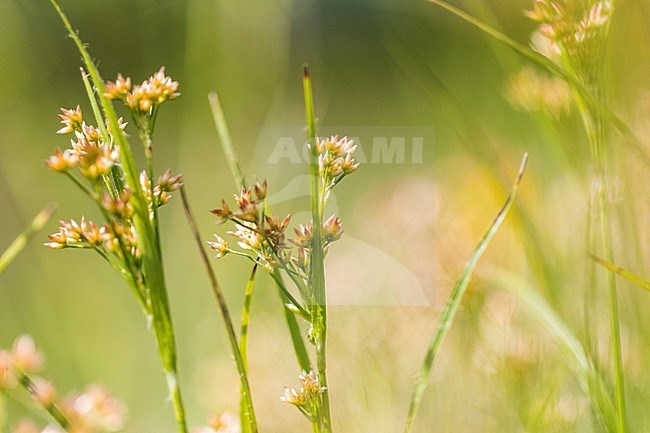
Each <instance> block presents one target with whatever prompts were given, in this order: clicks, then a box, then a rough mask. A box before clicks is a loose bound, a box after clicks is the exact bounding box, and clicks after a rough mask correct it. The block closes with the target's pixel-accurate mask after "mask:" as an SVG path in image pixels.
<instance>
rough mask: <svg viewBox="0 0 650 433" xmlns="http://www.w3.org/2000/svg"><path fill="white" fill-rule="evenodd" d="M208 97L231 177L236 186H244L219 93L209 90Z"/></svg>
mask: <svg viewBox="0 0 650 433" xmlns="http://www.w3.org/2000/svg"><path fill="white" fill-rule="evenodd" d="M208 99H209V100H210V108H211V110H212V118H213V119H214V125H215V127H216V128H217V132H218V133H219V140H220V141H221V147H222V148H223V153H225V154H226V159H227V160H228V167H230V171H231V173H232V177H233V179H234V180H235V183H236V185H237V188H246V181H245V179H244V175H243V174H242V170H241V166H240V165H239V157H238V156H237V152H235V148H234V147H233V145H232V138H230V131H229V130H228V124H227V123H226V117H225V116H224V114H223V109H222V108H221V102H219V95H217V92H210V93H209V94H208Z"/></svg>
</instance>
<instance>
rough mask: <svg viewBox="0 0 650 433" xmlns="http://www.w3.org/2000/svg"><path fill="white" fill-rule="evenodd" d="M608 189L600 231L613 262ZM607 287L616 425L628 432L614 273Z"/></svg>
mask: <svg viewBox="0 0 650 433" xmlns="http://www.w3.org/2000/svg"><path fill="white" fill-rule="evenodd" d="M606 194H607V192H606V187H605V186H604V185H603V191H602V192H601V197H600V200H599V201H600V214H601V219H600V230H601V237H602V241H603V251H604V253H605V260H607V261H610V262H611V261H613V251H612V246H611V242H612V239H611V232H610V226H609V216H608V209H607V208H608V206H607V197H606ZM607 286H608V292H609V293H608V295H609V322H610V332H611V350H612V358H613V362H614V395H615V399H616V424H617V431H618V433H625V432H626V431H627V420H626V418H627V416H626V412H627V410H626V402H625V376H624V374H623V355H622V353H621V327H620V318H619V308H618V291H617V288H616V276H615V275H614V274H613V273H612V272H607Z"/></svg>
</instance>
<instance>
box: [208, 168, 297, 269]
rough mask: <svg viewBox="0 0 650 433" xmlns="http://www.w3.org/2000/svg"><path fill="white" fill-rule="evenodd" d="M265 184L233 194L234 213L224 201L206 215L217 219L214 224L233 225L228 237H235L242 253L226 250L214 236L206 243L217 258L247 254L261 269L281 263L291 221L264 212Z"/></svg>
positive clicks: (289, 218) (218, 237)
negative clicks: (214, 239)
mask: <svg viewBox="0 0 650 433" xmlns="http://www.w3.org/2000/svg"><path fill="white" fill-rule="evenodd" d="M267 190H268V183H267V182H266V181H264V182H262V183H260V182H257V183H256V184H255V185H254V187H253V188H248V189H244V188H242V190H241V192H240V193H239V195H237V194H235V202H236V203H237V207H238V211H232V210H231V209H230V207H229V206H228V203H227V202H226V201H225V200H222V202H221V204H222V205H221V208H217V209H213V210H211V211H210V212H211V213H212V214H213V215H216V216H217V224H223V223H225V222H227V221H232V222H234V223H235V229H236V230H232V231H229V232H228V234H229V235H232V236H234V237H235V238H237V244H238V245H239V247H240V248H241V249H242V250H244V251H245V252H244V253H242V252H237V251H234V250H232V249H230V248H229V247H228V243H227V242H226V241H225V240H224V239H223V238H221V237H220V236H218V235H215V238H216V242H214V241H212V242H208V244H209V245H210V247H211V248H212V249H214V250H215V251H217V258H221V257H223V256H225V255H226V254H228V253H233V252H234V253H236V254H239V255H242V254H243V255H247V256H248V257H250V258H251V259H252V260H254V261H257V262H261V263H262V264H263V265H264V266H265V268H267V269H272V268H274V267H277V266H278V260H284V259H285V257H286V254H287V250H289V249H290V248H291V246H290V245H289V244H288V243H287V241H286V237H285V232H286V230H287V227H288V226H289V222H290V221H291V215H287V216H286V217H285V218H283V219H280V217H278V216H277V215H274V214H269V213H268V206H267V205H266V202H265V200H266V194H267Z"/></svg>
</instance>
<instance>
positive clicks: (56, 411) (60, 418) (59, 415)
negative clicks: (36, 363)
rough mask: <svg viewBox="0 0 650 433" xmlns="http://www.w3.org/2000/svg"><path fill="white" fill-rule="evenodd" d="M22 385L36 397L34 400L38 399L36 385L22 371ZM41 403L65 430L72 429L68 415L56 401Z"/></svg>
mask: <svg viewBox="0 0 650 433" xmlns="http://www.w3.org/2000/svg"><path fill="white" fill-rule="evenodd" d="M19 382H20V385H21V386H22V387H23V388H25V390H26V391H27V392H28V393H29V394H30V395H31V396H32V397H33V398H34V400H36V401H38V396H37V395H36V390H35V385H34V382H32V379H31V378H30V377H29V375H27V373H25V372H21V374H20V380H19ZM39 405H40V406H41V407H42V408H43V409H45V411H46V412H47V413H48V414H50V416H51V417H52V419H53V420H54V421H56V423H57V424H58V425H59V426H60V427H61V428H62V429H63V430H65V431H70V427H71V425H70V421H69V420H68V419H67V418H66V416H65V415H64V414H63V412H62V411H61V409H60V408H59V407H58V406H57V405H56V404H55V403H50V404H41V403H39Z"/></svg>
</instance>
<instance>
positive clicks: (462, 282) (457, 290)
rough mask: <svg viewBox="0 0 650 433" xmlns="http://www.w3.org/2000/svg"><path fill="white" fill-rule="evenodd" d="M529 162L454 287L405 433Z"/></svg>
mask: <svg viewBox="0 0 650 433" xmlns="http://www.w3.org/2000/svg"><path fill="white" fill-rule="evenodd" d="M527 162H528V154H524V157H523V159H522V161H521V166H520V167H519V173H518V174H517V178H516V180H515V182H514V185H513V186H512V190H511V192H510V195H509V196H508V199H507V200H506V202H505V204H504V205H503V207H502V208H501V210H500V211H499V213H498V214H497V216H496V218H495V219H494V221H493V222H492V224H491V225H490V227H489V228H488V229H487V231H486V232H485V233H484V234H483V237H481V240H480V241H479V242H478V244H477V245H476V247H475V248H474V251H473V252H472V255H471V257H470V259H469V261H468V262H467V265H466V266H465V269H464V270H463V273H462V274H461V275H460V278H458V280H457V281H456V284H455V285H454V288H453V290H452V292H451V294H450V295H449V299H448V300H447V303H446V304H445V307H444V308H443V310H442V313H441V315H440V322H439V323H438V327H437V328H436V330H435V331H434V333H433V337H432V339H431V342H430V344H429V347H428V349H427V352H426V355H425V357H424V362H423V363H422V367H421V368H420V372H419V374H418V377H417V379H416V381H415V386H414V389H413V394H412V396H411V402H410V405H409V411H408V416H407V419H406V425H405V427H404V432H405V433H409V432H410V431H411V427H412V425H413V420H414V419H415V415H416V414H417V412H418V409H419V407H420V403H421V402H422V398H423V396H424V391H425V390H426V388H427V385H428V383H429V378H430V376H431V370H432V368H433V364H434V362H435V360H436V357H437V355H438V352H439V351H440V346H441V345H442V342H443V341H444V339H445V337H446V336H447V333H448V332H449V328H450V327H451V325H452V323H453V321H454V317H455V315H456V311H457V310H458V306H459V305H460V302H461V300H462V298H463V294H464V293H465V290H466V289H467V286H468V285H469V282H470V280H471V278H472V274H473V273H474V269H475V268H476V265H477V264H478V262H479V260H480V259H481V256H482V255H483V253H485V251H486V250H487V247H488V245H489V244H490V242H491V241H492V239H493V238H494V235H496V233H497V232H498V231H499V228H500V227H501V225H502V224H503V221H504V220H505V218H506V216H507V215H508V212H509V211H510V208H511V207H512V203H513V201H514V199H515V197H516V195H517V190H518V189H519V184H520V183H521V179H522V177H523V175H524V171H525V169H526V164H527Z"/></svg>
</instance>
